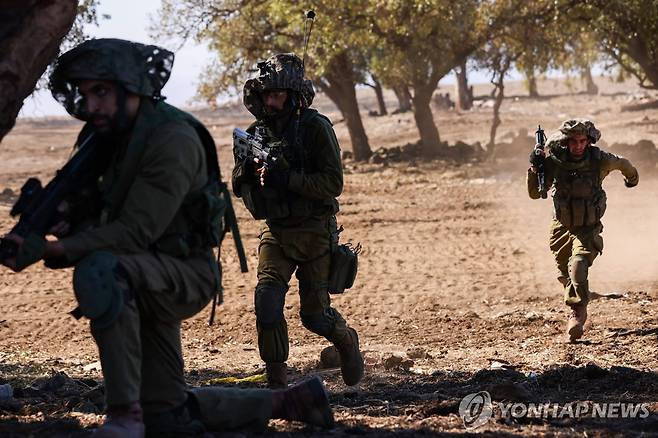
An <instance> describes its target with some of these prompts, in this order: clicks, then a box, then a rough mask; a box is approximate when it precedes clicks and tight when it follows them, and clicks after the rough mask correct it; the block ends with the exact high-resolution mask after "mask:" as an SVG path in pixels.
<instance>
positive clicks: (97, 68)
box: [49, 38, 174, 119]
mask: <svg viewBox="0 0 658 438" xmlns="http://www.w3.org/2000/svg"><path fill="white" fill-rule="evenodd" d="M173 65H174V54H173V53H172V52H170V51H169V50H166V49H163V48H162V47H158V46H154V45H144V44H140V43H135V42H132V41H126V40H120V39H113V38H102V39H93V40H89V41H85V42H84V43H82V44H80V45H79V46H77V47H75V48H73V49H71V50H69V51H68V52H66V53H64V54H63V55H61V56H60V57H59V58H58V59H57V61H56V63H55V68H54V70H53V73H52V74H51V75H50V82H49V87H50V90H51V92H52V94H53V97H54V98H55V99H57V101H58V102H59V103H61V104H62V106H64V108H65V109H66V111H68V113H69V114H71V115H73V116H74V117H77V118H82V119H84V115H83V112H82V110H83V107H82V103H83V97H82V96H81V95H80V93H79V91H78V87H77V83H78V82H79V81H80V80H85V79H92V80H106V81H114V82H118V83H120V84H121V85H122V86H123V87H124V88H125V89H126V90H127V91H129V92H131V93H134V94H138V95H140V96H146V97H151V98H154V99H160V98H161V94H160V91H161V90H162V88H163V87H164V85H165V84H166V83H167V81H168V80H169V76H170V75H171V69H172V67H173Z"/></svg>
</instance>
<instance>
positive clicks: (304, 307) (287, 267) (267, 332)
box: [255, 216, 348, 363]
mask: <svg viewBox="0 0 658 438" xmlns="http://www.w3.org/2000/svg"><path fill="white" fill-rule="evenodd" d="M335 230H336V219H335V217H333V216H331V217H329V218H322V219H317V220H316V219H314V220H311V221H307V222H305V224H304V225H302V226H297V227H291V228H279V229H277V228H275V227H270V226H268V225H265V226H264V228H263V230H262V232H261V235H260V245H259V248H258V286H257V287H256V297H255V307H256V328H257V332H258V348H259V352H260V357H261V359H263V361H265V362H266V363H272V362H276V363H280V362H285V361H286V360H287V359H288V354H289V340H288V326H287V323H286V320H285V318H284V315H283V308H284V300H285V293H286V292H287V290H288V283H289V282H290V279H291V278H292V275H293V273H295V274H296V277H297V279H298V281H299V297H300V310H299V315H300V318H301V320H302V324H303V325H304V327H306V328H307V329H308V330H310V331H312V332H313V333H316V334H318V335H320V336H323V337H325V338H326V339H328V340H329V341H331V342H333V343H336V342H338V341H340V340H342V339H343V338H344V337H345V336H347V335H348V331H347V324H346V322H345V319H343V317H342V316H341V315H340V313H339V312H338V311H337V310H336V309H334V308H333V307H331V299H330V297H329V292H328V285H329V283H328V282H329V270H330V268H331V251H330V246H331V239H332V234H333V233H335ZM334 235H335V234H334ZM271 295H278V296H277V297H271ZM264 315H269V316H268V317H267V318H265V316H264ZM266 319H267V322H268V323H267V324H265V323H264V322H263V321H265V320H266Z"/></svg>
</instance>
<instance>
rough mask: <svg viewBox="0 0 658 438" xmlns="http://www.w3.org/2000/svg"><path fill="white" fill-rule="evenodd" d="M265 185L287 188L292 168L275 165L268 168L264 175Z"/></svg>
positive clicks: (280, 188)
mask: <svg viewBox="0 0 658 438" xmlns="http://www.w3.org/2000/svg"><path fill="white" fill-rule="evenodd" d="M264 181H265V187H271V188H274V189H279V190H282V189H287V188H288V182H289V181H290V169H288V168H283V167H275V168H270V169H267V171H266V172H265V175H264Z"/></svg>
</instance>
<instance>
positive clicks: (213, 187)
mask: <svg viewBox="0 0 658 438" xmlns="http://www.w3.org/2000/svg"><path fill="white" fill-rule="evenodd" d="M221 184H222V183H220V182H219V181H213V182H210V183H208V184H206V185H205V186H204V187H203V188H202V189H201V190H200V191H198V192H196V193H193V194H191V195H189V196H188V197H187V198H186V199H185V201H183V204H182V205H181V209H180V211H179V213H178V214H177V215H176V217H175V218H174V221H173V222H172V225H171V226H170V227H169V229H168V231H167V232H165V234H163V235H162V237H160V238H159V239H158V240H157V242H155V244H154V248H155V249H156V250H157V251H160V252H163V253H165V254H169V255H171V256H174V257H187V256H189V255H190V254H192V253H194V252H205V251H206V250H207V249H208V248H213V247H218V246H219V245H220V244H221V242H222V239H223V238H224V232H225V231H224V230H225V227H224V213H225V212H226V207H227V202H226V200H225V199H224V193H223V192H222V190H221Z"/></svg>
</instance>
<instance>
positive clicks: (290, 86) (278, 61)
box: [243, 53, 315, 119]
mask: <svg viewBox="0 0 658 438" xmlns="http://www.w3.org/2000/svg"><path fill="white" fill-rule="evenodd" d="M258 69H259V70H260V73H259V75H258V77H256V78H252V79H249V80H247V82H246V83H245V85H244V90H243V102H244V106H245V107H246V108H247V109H248V110H249V112H250V113H252V114H253V115H254V116H256V118H258V119H260V118H262V117H263V115H264V111H263V100H262V98H261V94H262V93H263V91H266V90H290V91H293V93H294V95H295V98H296V99H297V101H296V102H294V104H295V107H299V108H308V107H310V106H311V104H312V103H313V98H314V97H315V91H314V90H313V83H312V82H311V81H310V80H309V79H304V65H303V63H302V60H301V59H300V58H299V57H298V56H296V55H295V54H293V53H279V54H277V55H274V56H271V57H269V58H268V59H267V60H266V61H263V62H259V63H258Z"/></svg>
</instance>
